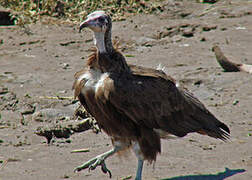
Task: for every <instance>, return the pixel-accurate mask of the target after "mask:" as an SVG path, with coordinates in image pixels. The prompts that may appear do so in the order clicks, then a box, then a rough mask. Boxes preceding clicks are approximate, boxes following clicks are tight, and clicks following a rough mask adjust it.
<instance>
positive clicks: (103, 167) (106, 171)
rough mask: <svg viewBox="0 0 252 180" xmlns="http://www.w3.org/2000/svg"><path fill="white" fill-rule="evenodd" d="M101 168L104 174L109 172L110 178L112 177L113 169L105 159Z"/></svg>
mask: <svg viewBox="0 0 252 180" xmlns="http://www.w3.org/2000/svg"><path fill="white" fill-rule="evenodd" d="M101 170H102V172H103V173H104V174H107V173H108V174H109V178H112V174H111V171H110V170H109V169H108V168H107V166H106V164H105V162H104V161H103V162H102V164H101Z"/></svg>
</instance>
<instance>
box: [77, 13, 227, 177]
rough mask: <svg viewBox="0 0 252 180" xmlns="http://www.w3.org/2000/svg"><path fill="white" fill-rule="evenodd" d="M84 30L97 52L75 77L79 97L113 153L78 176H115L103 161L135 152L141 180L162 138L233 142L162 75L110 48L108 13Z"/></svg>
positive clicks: (96, 17) (197, 103) (92, 162)
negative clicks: (94, 172) (196, 135)
mask: <svg viewBox="0 0 252 180" xmlns="http://www.w3.org/2000/svg"><path fill="white" fill-rule="evenodd" d="M85 27H88V28H90V29H91V30H92V31H93V32H94V41H95V45H96V46H97V51H95V52H94V53H93V54H92V55H91V56H90V57H89V59H88V60H87V64H86V67H85V69H83V70H81V71H80V72H77V73H76V74H75V82H74V85H73V88H74V90H75V97H78V99H79V100H80V102H81V104H82V105H83V106H84V107H85V108H86V110H87V111H88V112H89V113H90V114H91V115H92V116H94V117H95V119H96V121H97V123H98V125H99V127H100V128H101V129H102V130H103V131H105V132H106V134H108V135H109V136H110V137H111V140H112V144H113V149H111V150H110V151H108V152H106V153H104V154H102V155H99V156H97V157H95V158H93V159H91V160H90V161H88V162H86V163H84V164H83V165H81V166H79V167H77V168H76V171H80V170H82V169H85V168H89V169H95V168H96V166H98V165H101V167H102V170H103V172H105V173H106V172H108V173H109V174H110V176H111V173H110V171H109V170H108V169H107V168H106V165H105V162H104V160H105V159H106V158H107V157H109V156H111V155H112V154H114V153H115V152H119V151H122V150H125V149H127V148H132V149H133V151H134V152H135V154H136V156H137V158H138V168H137V174H136V180H141V174H142V166H143V162H144V160H147V161H149V162H152V161H155V160H156V156H157V154H158V153H160V152H161V142H160V139H161V138H167V137H169V136H170V135H175V136H178V137H183V136H185V135H187V134H188V133H191V132H197V133H200V134H205V135H208V136H211V137H214V138H218V139H221V140H226V139H227V138H228V137H229V133H230V131H229V128H228V127H227V126H226V125H225V124H224V123H222V122H220V121H219V120H218V119H217V118H216V117H215V116H214V115H213V114H212V113H210V112H209V111H208V110H207V109H206V108H205V106H204V105H203V104H202V103H201V102H200V101H199V100H198V99H197V98H195V97H194V96H193V95H192V94H191V93H190V92H188V91H187V90H186V89H184V88H181V87H177V86H176V82H175V80H173V79H172V78H171V77H169V76H168V75H166V74H165V73H164V72H163V71H161V70H155V69H151V68H144V67H140V66H135V65H128V64H127V63H126V60H125V58H124V56H123V55H122V54H121V53H120V52H119V51H117V50H116V49H115V48H114V47H113V45H112V40H111V28H112V22H111V19H110V17H109V16H108V15H106V13H105V12H104V11H95V12H93V13H91V14H90V15H88V17H87V19H86V20H85V21H84V22H83V23H82V24H81V25H80V30H81V29H82V28H85Z"/></svg>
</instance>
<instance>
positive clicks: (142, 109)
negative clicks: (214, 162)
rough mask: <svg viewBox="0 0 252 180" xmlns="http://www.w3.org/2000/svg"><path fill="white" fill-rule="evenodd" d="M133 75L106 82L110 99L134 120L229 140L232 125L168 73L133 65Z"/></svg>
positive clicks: (182, 133)
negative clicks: (210, 109)
mask: <svg viewBox="0 0 252 180" xmlns="http://www.w3.org/2000/svg"><path fill="white" fill-rule="evenodd" d="M131 70H132V76H130V77H129V76H125V77H124V76H123V75H121V76H120V77H117V75H114V76H113V75H111V78H112V79H113V81H108V82H104V94H106V100H107V101H109V103H110V104H111V105H113V106H114V107H115V108H116V109H117V111H119V112H120V113H122V114H124V115H126V116H127V117H128V118H129V119H130V120H132V121H134V123H136V124H138V125H140V126H145V127H146V128H150V129H154V128H155V129H160V130H163V131H166V132H168V133H171V134H173V135H176V136H179V137H183V136H185V135H186V134H187V133H190V132H198V133H201V134H207V135H209V136H211V137H215V138H219V139H222V140H225V139H227V138H228V137H229V133H230V131H229V129H228V127H227V126H226V125H225V124H224V123H222V122H220V121H219V120H217V119H216V118H215V116H214V115H213V114H212V113H210V112H209V111H208V110H207V109H206V108H205V106H204V105H203V104H202V103H201V102H200V101H199V100H198V99H197V98H195V97H194V96H193V95H192V94H191V93H189V92H188V91H187V90H186V89H183V88H178V87H176V84H175V81H174V80H173V79H171V78H170V77H169V76H167V75H166V74H165V73H164V72H162V71H159V70H154V69H148V68H143V67H139V66H131Z"/></svg>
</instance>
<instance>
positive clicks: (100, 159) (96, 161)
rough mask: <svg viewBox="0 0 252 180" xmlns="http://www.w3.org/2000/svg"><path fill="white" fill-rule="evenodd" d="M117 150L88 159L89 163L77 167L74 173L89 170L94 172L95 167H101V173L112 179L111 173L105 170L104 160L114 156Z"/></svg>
mask: <svg viewBox="0 0 252 180" xmlns="http://www.w3.org/2000/svg"><path fill="white" fill-rule="evenodd" d="M116 151H117V150H116V149H111V150H110V151H108V152H105V153H103V154H101V155H98V156H96V157H94V158H92V159H90V160H89V161H87V162H85V163H84V164H82V165H80V166H78V167H76V168H75V170H74V172H79V171H81V170H83V169H87V168H88V169H89V171H90V170H94V169H95V168H96V167H97V166H101V170H102V172H103V173H105V174H106V173H108V174H109V177H110V178H111V177H112V174H111V171H110V170H109V169H108V168H107V166H106V164H105V159H106V158H108V157H109V156H111V155H112V154H114V153H115V152H116Z"/></svg>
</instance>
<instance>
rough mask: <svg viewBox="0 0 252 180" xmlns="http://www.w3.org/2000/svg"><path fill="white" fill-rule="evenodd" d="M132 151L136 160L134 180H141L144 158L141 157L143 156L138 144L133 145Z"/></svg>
mask: <svg viewBox="0 0 252 180" xmlns="http://www.w3.org/2000/svg"><path fill="white" fill-rule="evenodd" d="M133 151H134V153H135V154H136V157H137V159H138V163H137V172H136V178H135V180H141V179H142V171H143V163H144V157H143V154H142V152H141V149H140V146H139V143H138V142H134V143H133Z"/></svg>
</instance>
